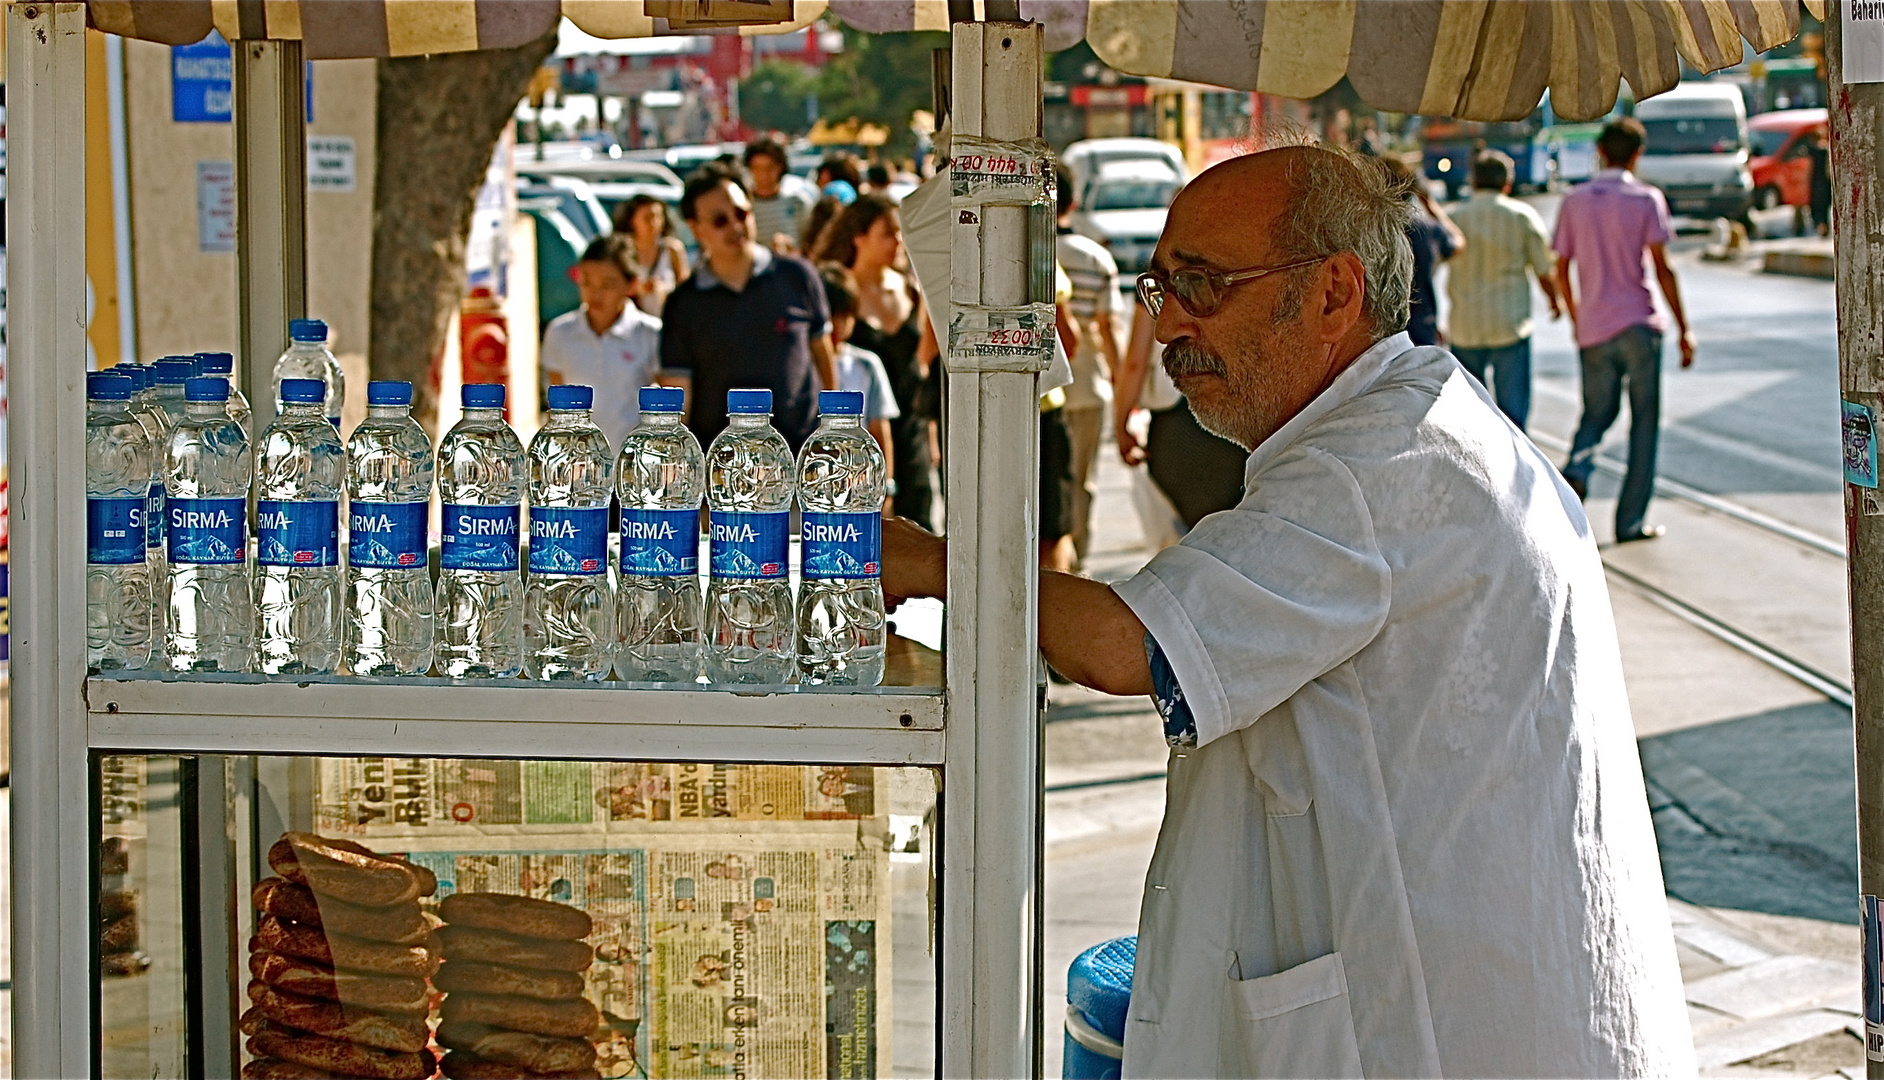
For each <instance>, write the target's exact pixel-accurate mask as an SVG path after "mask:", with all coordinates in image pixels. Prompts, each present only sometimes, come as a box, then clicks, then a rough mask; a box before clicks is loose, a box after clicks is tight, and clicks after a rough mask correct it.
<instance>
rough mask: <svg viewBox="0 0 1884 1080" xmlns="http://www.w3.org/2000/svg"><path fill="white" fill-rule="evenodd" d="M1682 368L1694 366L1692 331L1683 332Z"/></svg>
mask: <svg viewBox="0 0 1884 1080" xmlns="http://www.w3.org/2000/svg"><path fill="white" fill-rule="evenodd" d="M1681 366H1682V367H1684V368H1686V367H1693V366H1694V331H1692V330H1683V331H1682V332H1681Z"/></svg>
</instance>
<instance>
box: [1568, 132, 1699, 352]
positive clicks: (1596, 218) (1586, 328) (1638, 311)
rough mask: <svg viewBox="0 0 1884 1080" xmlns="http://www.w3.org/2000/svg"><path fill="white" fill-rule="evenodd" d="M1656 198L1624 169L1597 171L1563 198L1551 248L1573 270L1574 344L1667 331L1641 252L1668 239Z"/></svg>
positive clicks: (1664, 207)
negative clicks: (1638, 330)
mask: <svg viewBox="0 0 1884 1080" xmlns="http://www.w3.org/2000/svg"><path fill="white" fill-rule="evenodd" d="M1674 234H1675V229H1674V222H1673V221H1672V220H1671V219H1670V218H1669V216H1668V203H1667V201H1666V200H1664V199H1663V198H1662V193H1661V192H1659V191H1657V190H1655V189H1654V188H1652V187H1650V186H1648V185H1647V184H1644V183H1643V182H1642V181H1640V180H1637V179H1636V178H1635V176H1634V175H1633V174H1632V173H1630V172H1629V171H1628V170H1626V169H1604V170H1603V171H1602V172H1599V173H1597V174H1596V175H1595V177H1593V178H1591V179H1590V180H1589V181H1588V182H1586V183H1584V184H1583V185H1581V186H1580V187H1577V188H1575V189H1573V190H1572V191H1571V192H1570V194H1568V195H1565V196H1564V199H1563V206H1561V207H1560V208H1558V210H1557V233H1556V236H1555V237H1554V238H1553V239H1552V240H1551V247H1553V248H1554V249H1556V252H1557V254H1558V255H1561V256H1563V257H1564V258H1566V259H1569V260H1570V261H1571V264H1572V265H1573V266H1574V267H1575V270H1576V279H1577V280H1576V300H1577V345H1578V346H1579V347H1581V348H1586V349H1587V348H1589V347H1590V346H1592V345H1600V344H1602V343H1603V342H1605V341H1608V340H1609V339H1610V338H1613V337H1615V336H1616V335H1617V334H1620V333H1622V332H1623V331H1624V330H1627V329H1629V328H1630V327H1632V326H1646V327H1648V328H1649V329H1651V330H1654V331H1656V332H1657V333H1659V332H1661V331H1662V330H1665V329H1667V325H1668V324H1667V323H1666V322H1665V321H1664V320H1663V319H1662V316H1661V313H1660V312H1658V311H1656V310H1655V300H1654V298H1653V297H1651V296H1650V295H1649V288H1648V260H1647V258H1646V256H1647V254H1648V249H1649V247H1650V246H1651V245H1654V244H1666V243H1667V242H1668V241H1669V238H1670V237H1672V236H1674Z"/></svg>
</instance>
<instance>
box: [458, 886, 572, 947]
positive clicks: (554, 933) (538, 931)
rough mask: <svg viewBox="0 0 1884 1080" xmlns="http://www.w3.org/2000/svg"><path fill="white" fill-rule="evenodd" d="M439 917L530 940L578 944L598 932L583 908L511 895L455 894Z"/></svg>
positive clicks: (486, 893) (461, 924)
mask: <svg viewBox="0 0 1884 1080" xmlns="http://www.w3.org/2000/svg"><path fill="white" fill-rule="evenodd" d="M438 914H439V915H440V916H441V917H443V918H444V920H445V921H446V922H448V923H455V924H457V925H460V926H475V927H478V928H479V929H482V930H497V931H500V932H502V933H506V934H516V935H518V936H519V937H529V938H552V939H557V940H563V941H574V940H577V939H579V938H585V937H588V936H589V932H590V931H591V930H594V929H595V922H594V920H592V919H590V918H589V913H588V912H586V911H584V910H582V909H581V908H577V907H570V906H569V905H568V904H559V903H557V902H556V901H554V900H538V899H536V898H535V897H532V896H512V895H510V894H508V893H488V892H473V893H453V894H451V895H450V896H447V897H445V899H444V900H443V901H441V902H440V903H439V905H438Z"/></svg>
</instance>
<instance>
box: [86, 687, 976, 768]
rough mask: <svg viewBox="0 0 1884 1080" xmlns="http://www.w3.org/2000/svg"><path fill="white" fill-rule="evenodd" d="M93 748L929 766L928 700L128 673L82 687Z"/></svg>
mask: <svg viewBox="0 0 1884 1080" xmlns="http://www.w3.org/2000/svg"><path fill="white" fill-rule="evenodd" d="M85 701H86V710H87V714H88V715H87V737H88V743H89V745H90V747H91V748H92V749H95V750H145V751H173V750H174V751H192V750H193V751H201V752H208V753H258V754H332V755H342V756H352V755H362V756H372V755H387V756H400V757H404V756H434V755H436V756H459V755H463V756H475V757H531V758H594V759H602V758H618V759H625V760H633V759H665V760H694V761H768V762H781V763H789V762H836V761H845V762H856V763H860V764H862V763H869V764H884V765H915V764H940V763H941V762H942V756H943V727H944V716H945V713H946V698H945V697H944V695H943V693H942V690H941V688H940V687H896V686H892V687H875V688H870V689H838V688H830V687H809V686H754V687H751V688H749V689H747V688H742V689H740V690H727V689H707V688H705V687H702V688H701V689H698V690H679V689H671V688H653V687H648V686H645V685H637V684H629V683H614V684H610V683H585V684H569V683H544V682H529V681H525V680H521V679H517V680H503V681H493V682H485V683H473V682H459V681H455V680H450V679H376V678H351V677H345V676H335V677H323V678H317V679H316V678H310V679H306V680H302V681H294V682H290V681H285V680H282V679H276V678H268V677H264V676H260V675H224V676H214V675H200V676H198V675H173V676H163V675H157V674H150V673H130V674H126V675H124V676H112V677H99V676H94V677H92V678H89V679H87V680H86V684H85Z"/></svg>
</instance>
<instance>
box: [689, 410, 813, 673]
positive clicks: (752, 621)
mask: <svg viewBox="0 0 1884 1080" xmlns="http://www.w3.org/2000/svg"><path fill="white" fill-rule="evenodd" d="M726 412H727V422H726V430H724V431H722V432H720V433H719V436H718V437H717V438H715V439H714V440H713V446H712V448H711V449H709V450H708V451H707V508H708V510H709V511H710V513H709V519H710V524H711V526H712V544H711V552H712V557H711V563H710V570H709V573H710V578H709V580H708V584H707V612H706V650H705V651H706V675H707V679H708V680H709V681H712V682H716V683H783V682H790V681H791V677H792V671H793V669H794V667H795V666H796V657H795V656H794V652H793V648H792V585H791V580H790V577H789V576H788V575H789V573H790V567H789V564H788V555H787V550H786V545H787V543H788V539H787V536H786V533H787V532H788V531H789V529H790V527H791V509H792V487H793V482H792V477H793V468H792V450H791V447H789V446H787V445H786V444H785V437H784V436H783V435H780V434H779V433H778V432H777V431H776V430H774V429H773V427H772V391H770V390H732V391H728V392H727V395H726Z"/></svg>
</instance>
